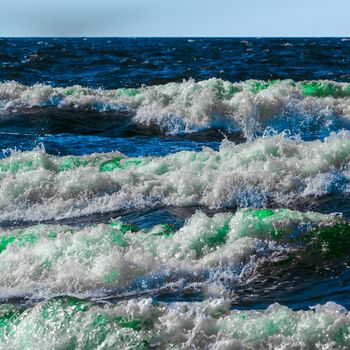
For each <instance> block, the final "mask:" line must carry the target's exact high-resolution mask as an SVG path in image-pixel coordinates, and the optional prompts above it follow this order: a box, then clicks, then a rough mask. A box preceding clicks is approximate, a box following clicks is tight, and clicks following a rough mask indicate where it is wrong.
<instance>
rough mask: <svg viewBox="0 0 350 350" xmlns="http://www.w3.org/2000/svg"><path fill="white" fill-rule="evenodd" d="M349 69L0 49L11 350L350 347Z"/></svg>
mask: <svg viewBox="0 0 350 350" xmlns="http://www.w3.org/2000/svg"><path fill="white" fill-rule="evenodd" d="M349 54H350V39H348V38H274V39H272V38H269V39H267V38H69V39H68V38H50V39H49V38H16V39H11V38H2V39H1V38H0V68H1V69H0V149H1V150H2V152H1V153H0V266H1V268H0V301H1V304H0V349H37V348H38V341H40V342H41V343H42V344H43V345H42V346H43V347H42V348H43V349H122V348H123V349H124V348H125V349H155V348H157V349H158V348H159V349H169V348H171V349H175V348H176V349H197V348H198V349H275V348H276V349H349V348H350V314H349V313H348V311H347V308H350V299H349V295H350V294H349V293H350V272H349V264H350V222H349V220H350V206H349V199H350V59H349V57H350V56H349Z"/></svg>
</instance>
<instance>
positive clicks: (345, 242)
mask: <svg viewBox="0 0 350 350" xmlns="http://www.w3.org/2000/svg"><path fill="white" fill-rule="evenodd" d="M273 242H274V243H273ZM349 244H350V226H349V224H348V222H347V221H344V220H343V219H342V218H341V217H338V216H335V215H322V214H318V213H313V212H307V213H302V212H298V211H292V210H288V209H276V210H268V209H261V210H252V209H242V210H239V211H237V212H236V213H235V214H234V213H220V214H215V215H214V216H213V217H212V218H210V217H208V216H207V215H205V214H204V213H202V212H197V213H195V214H194V215H193V216H192V217H191V218H190V219H189V220H188V221H187V222H186V223H185V225H184V226H183V227H182V228H180V229H179V230H177V231H175V230H174V228H172V227H171V226H169V225H157V226H155V227H153V228H152V229H144V230H138V229H137V228H136V227H134V226H132V225H126V224H122V223H121V222H119V221H112V222H111V223H110V224H98V225H92V226H90V227H86V228H83V229H77V228H72V227H69V226H62V225H38V226H33V227H29V228H25V229H17V230H7V231H4V230H2V231H1V232H0V264H1V270H0V296H1V297H2V298H9V297H14V296H20V297H21V296H25V295H27V296H34V297H40V298H41V297H47V296H50V295H55V294H62V293H69V294H75V295H85V296H91V295H94V293H97V294H99V293H102V294H104V293H107V292H108V291H109V290H113V289H114V288H127V289H130V288H131V290H133V291H135V290H136V291H137V290H139V291H140V290H141V291H142V290H148V289H150V288H151V289H152V288H153V289H154V288H162V287H164V286H165V285H166V284H167V283H170V282H178V281H181V280H182V279H183V278H186V276H187V277H189V276H192V277H191V278H190V280H192V283H193V282H195V281H197V282H200V283H203V284H204V285H206V283H209V282H210V281H211V283H213V282H215V281H219V280H220V277H221V276H222V275H225V276H226V277H228V276H230V279H231V280H232V281H236V283H238V284H239V283H243V282H244V280H245V279H246V277H247V273H248V268H250V267H254V268H253V269H252V271H257V267H258V265H259V256H261V257H262V261H266V259H270V262H271V263H273V262H274V263H276V264H278V261H280V260H281V259H282V260H283V252H284V253H285V254H286V256H290V255H291V254H295V256H296V257H297V256H299V257H301V258H302V259H305V260H306V261H307V260H308V259H310V261H318V260H320V261H324V260H331V259H334V258H335V257H336V258H340V257H341V256H343V255H344V254H346V252H348V251H349ZM276 252H278V253H279V254H278V256H274V253H276ZM293 252H294V253H293ZM298 259H299V260H300V258H298ZM253 273H254V272H253ZM255 273H257V272H255ZM137 281H139V282H137ZM141 282H142V283H141ZM214 284H215V283H214ZM108 293H109V292H108Z"/></svg>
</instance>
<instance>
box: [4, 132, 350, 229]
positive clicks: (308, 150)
mask: <svg viewBox="0 0 350 350" xmlns="http://www.w3.org/2000/svg"><path fill="white" fill-rule="evenodd" d="M349 160H350V134H349V133H348V132H340V133H338V134H332V135H331V136H330V137H328V138H326V139H325V140H324V141H319V140H317V141H313V142H303V141H298V140H293V139H289V138H285V137H283V136H281V135H280V136H273V137H263V138H259V139H256V140H255V141H253V142H248V143H245V144H241V145H235V144H232V143H229V142H223V143H222V145H221V147H220V150H219V151H214V150H212V149H210V148H204V149H203V150H202V151H201V152H194V151H182V152H178V153H175V154H170V155H167V156H164V157H135V158H127V157H124V156H123V155H121V154H120V153H117V152H115V153H101V154H93V155H90V156H82V157H73V156H68V157H57V156H51V155H48V154H47V153H45V151H44V150H42V149H35V150H33V151H30V152H13V153H12V155H10V156H9V157H7V158H5V159H3V160H1V161H0V220H1V221H2V222H5V221H18V220H21V221H43V220H50V219H63V218H72V217H78V216H82V215H91V214H94V213H108V212H113V211H119V210H135V209H136V210H137V209H142V208H154V207H155V206H178V207H183V206H189V205H203V206H206V207H209V208H227V207H237V206H238V207H255V208H259V207H266V206H268V205H269V203H275V204H279V205H285V206H286V205H291V204H293V203H294V204H297V203H303V202H304V203H305V202H306V201H308V198H310V196H312V197H322V196H326V195H329V194H336V195H340V196H347V195H348V193H349V176H350V174H349Z"/></svg>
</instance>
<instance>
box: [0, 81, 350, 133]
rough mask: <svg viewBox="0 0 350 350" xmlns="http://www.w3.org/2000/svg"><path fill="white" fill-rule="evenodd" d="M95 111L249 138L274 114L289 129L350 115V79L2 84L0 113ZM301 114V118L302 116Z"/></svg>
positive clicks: (171, 129)
mask: <svg viewBox="0 0 350 350" xmlns="http://www.w3.org/2000/svg"><path fill="white" fill-rule="evenodd" d="M52 108H54V109H59V110H66V111H70V112H72V113H73V112H74V111H77V110H78V111H79V110H89V111H95V112H96V113H99V114H106V113H107V114H112V115H116V116H119V117H120V116H121V117H122V118H125V117H127V118H129V119H131V121H132V122H133V123H134V124H135V125H138V126H141V127H144V128H150V127H155V128H158V129H159V130H160V131H162V132H166V133H169V134H179V133H190V132H195V131H200V130H206V129H210V128H222V129H228V130H230V129H232V130H241V131H243V132H244V134H245V135H246V136H247V137H250V136H252V135H253V134H254V133H255V132H257V131H261V130H264V129H265V128H266V127H267V126H269V125H270V124H271V120H272V119H274V118H278V117H279V118H282V124H283V120H285V121H286V122H285V123H284V124H285V125H284V127H285V128H290V127H292V128H293V125H294V127H296V128H298V127H301V128H303V127H304V128H306V129H307V128H308V127H311V128H316V129H317V128H322V127H325V126H327V123H328V124H332V123H334V121H339V119H340V120H343V121H346V122H348V121H349V120H350V84H348V83H337V82H333V81H327V80H319V81H302V82H294V81H292V80H275V81H256V80H249V81H245V82H241V83H230V82H228V81H223V80H221V79H209V80H205V81H200V82H195V81H193V80H189V81H184V82H182V83H169V84H165V85H156V86H144V87H141V88H138V89H134V88H133V89H131V88H130V89H128V88H120V89H116V90H104V89H102V88H101V89H89V88H84V87H81V86H78V85H76V86H71V87H66V88H62V87H52V86H49V85H41V84H37V85H33V86H25V85H21V84H19V83H17V82H14V81H12V82H5V83H1V84H0V114H1V115H13V114H32V113H38V112H40V111H43V110H44V111H45V110H50V109H52ZM298 118H299V119H298Z"/></svg>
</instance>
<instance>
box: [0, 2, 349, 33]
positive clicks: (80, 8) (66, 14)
mask: <svg viewBox="0 0 350 350" xmlns="http://www.w3.org/2000/svg"><path fill="white" fill-rule="evenodd" d="M349 14H350V0H60V1H57V0H1V9H0V36H2V37H4V36H128V37H130V36H131V37H134V36H239V37H246V36H254V37H256V36H258V37H263V36H342V37H343V36H350V24H349Z"/></svg>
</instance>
